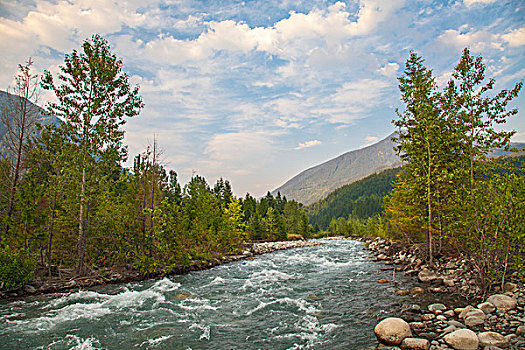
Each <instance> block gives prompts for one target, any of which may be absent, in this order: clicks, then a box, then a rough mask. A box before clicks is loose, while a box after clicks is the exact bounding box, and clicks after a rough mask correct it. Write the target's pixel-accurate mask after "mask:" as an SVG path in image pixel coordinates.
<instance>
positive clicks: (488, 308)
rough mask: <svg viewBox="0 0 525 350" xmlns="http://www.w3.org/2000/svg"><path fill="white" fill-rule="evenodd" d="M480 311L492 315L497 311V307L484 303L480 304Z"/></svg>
mask: <svg viewBox="0 0 525 350" xmlns="http://www.w3.org/2000/svg"><path fill="white" fill-rule="evenodd" d="M478 309H480V310H481V311H483V312H484V313H486V314H490V313H491V312H493V311H494V310H496V307H495V306H494V304H492V303H489V302H484V303H481V304H478Z"/></svg>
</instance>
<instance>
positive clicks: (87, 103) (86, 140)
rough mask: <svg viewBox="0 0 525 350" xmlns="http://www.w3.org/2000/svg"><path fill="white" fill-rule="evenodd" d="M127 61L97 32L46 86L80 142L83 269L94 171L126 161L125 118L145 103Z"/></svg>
mask: <svg viewBox="0 0 525 350" xmlns="http://www.w3.org/2000/svg"><path fill="white" fill-rule="evenodd" d="M122 65H123V64H122V61H121V60H120V59H118V58H117V57H116V55H115V54H113V53H112V52H111V49H110V46H109V44H108V42H107V41H106V40H105V39H104V38H102V37H101V36H99V35H94V36H93V37H92V38H91V39H89V40H86V41H85V42H84V43H83V45H82V52H77V50H73V52H72V53H71V54H68V55H66V57H65V62H64V65H62V66H60V73H59V74H58V76H57V79H56V80H58V82H55V79H54V77H53V75H52V74H51V73H50V72H48V71H46V72H45V73H44V76H43V79H42V87H43V88H44V89H46V90H51V91H53V92H54V94H55V96H56V99H57V100H58V102H51V103H49V104H48V105H47V109H48V111H49V112H50V113H53V114H55V115H56V116H58V117H59V118H61V119H62V120H63V121H64V125H63V132H65V133H66V134H67V135H68V141H69V142H71V143H72V144H75V145H76V146H77V149H76V150H77V152H76V155H75V157H76V158H77V164H78V171H79V175H78V177H79V184H80V186H79V187H80V194H79V196H78V239H77V272H78V273H82V272H83V269H84V258H85V243H86V229H87V228H86V222H87V218H88V217H87V214H88V210H87V209H88V207H89V203H90V199H91V197H92V196H93V195H94V194H93V191H90V190H91V188H90V186H92V182H93V180H94V179H93V174H94V173H95V171H96V170H97V168H98V167H99V166H98V164H97V163H100V162H101V160H102V159H107V158H111V161H113V162H120V161H121V160H123V159H125V157H126V149H125V148H124V147H122V139H123V137H124V132H123V131H122V130H121V128H120V127H121V126H122V125H123V124H124V123H125V119H124V118H125V117H133V116H136V115H138V114H139V112H140V109H141V108H142V107H143V103H142V99H141V97H140V96H139V92H138V91H139V88H138V86H135V87H134V88H132V87H131V86H130V84H129V81H128V76H127V74H126V73H124V72H123V71H122Z"/></svg>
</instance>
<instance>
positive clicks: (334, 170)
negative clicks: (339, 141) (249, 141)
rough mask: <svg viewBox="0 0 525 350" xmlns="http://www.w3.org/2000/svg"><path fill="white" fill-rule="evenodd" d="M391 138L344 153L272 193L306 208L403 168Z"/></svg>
mask: <svg viewBox="0 0 525 350" xmlns="http://www.w3.org/2000/svg"><path fill="white" fill-rule="evenodd" d="M393 136H394V133H392V134H390V135H389V136H387V137H386V138H384V139H383V140H381V141H379V142H376V143H374V144H372V145H369V146H366V147H363V148H360V149H357V150H352V151H348V152H345V153H343V154H342V155H340V156H338V157H335V158H332V159H330V160H328V161H326V162H323V163H321V164H319V165H316V166H314V167H311V168H309V169H306V170H304V171H302V172H301V173H299V174H298V175H296V176H294V177H292V178H291V179H290V180H288V181H287V182H286V183H284V184H283V185H282V186H280V187H278V188H277V189H275V190H274V191H273V192H272V193H273V194H274V195H275V194H277V193H278V192H280V193H281V195H283V196H286V197H287V198H289V199H294V200H296V201H298V202H301V203H303V204H304V205H309V204H312V203H314V202H317V201H319V200H321V199H323V198H325V197H326V196H328V195H329V194H330V193H331V192H333V191H334V190H336V189H337V188H339V187H342V186H344V185H348V184H350V183H353V182H355V181H358V180H360V179H363V178H365V177H367V176H369V175H371V174H374V173H377V172H380V171H382V170H386V169H391V168H395V167H397V166H400V165H401V159H400V158H399V156H397V154H396V153H395V151H394V146H395V145H394V142H393V141H392V137H393Z"/></svg>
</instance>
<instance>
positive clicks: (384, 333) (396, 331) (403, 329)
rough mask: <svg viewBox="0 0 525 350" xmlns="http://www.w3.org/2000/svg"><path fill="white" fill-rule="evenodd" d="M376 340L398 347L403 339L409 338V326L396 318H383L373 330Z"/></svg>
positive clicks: (410, 333) (410, 332)
mask: <svg viewBox="0 0 525 350" xmlns="http://www.w3.org/2000/svg"><path fill="white" fill-rule="evenodd" d="M374 333H375V334H376V337H377V340H379V341H380V342H381V343H383V344H386V345H400V344H401V342H402V341H403V339H405V338H408V337H411V336H412V331H411V330H410V326H409V325H408V323H406V322H405V321H404V320H402V319H400V318H397V317H389V318H385V319H384V320H383V321H381V322H379V323H378V324H377V325H376V327H375V328H374Z"/></svg>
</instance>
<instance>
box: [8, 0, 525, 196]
mask: <svg viewBox="0 0 525 350" xmlns="http://www.w3.org/2000/svg"><path fill="white" fill-rule="evenodd" d="M0 33H2V35H1V36H0V52H1V53H2V54H1V55H0V89H6V88H7V87H8V86H9V85H12V80H13V75H14V74H15V72H16V69H17V65H18V63H23V62H25V61H26V60H27V59H28V57H32V58H33V60H34V61H35V69H36V71H37V72H41V71H43V70H44V69H50V70H52V71H56V67H57V66H58V65H59V64H61V63H62V62H63V59H64V54H66V53H70V52H71V51H72V50H73V49H79V48H80V45H81V43H82V42H83V40H84V39H86V38H88V37H90V36H91V35H92V34H94V33H99V34H101V35H103V36H104V37H105V38H106V39H107V40H108V41H109V43H110V44H111V47H112V48H113V50H114V52H116V54H117V55H118V56H119V57H121V58H122V60H123V61H124V64H125V67H124V69H125V71H126V72H127V73H128V75H129V76H130V77H131V81H132V82H133V83H134V84H139V85H140V87H141V89H140V91H141V94H142V96H143V98H144V102H145V104H146V107H145V108H144V110H143V111H142V113H141V115H140V116H139V117H136V118H133V119H131V120H129V122H128V123H127V124H126V126H125V129H126V131H127V133H126V144H127V145H128V146H129V151H130V159H132V158H133V156H134V155H135V154H137V153H139V152H141V151H143V150H144V149H145V148H146V147H147V145H148V144H149V143H151V142H152V140H153V137H154V135H156V138H157V140H158V143H159V145H160V147H161V148H162V149H163V150H164V154H163V159H164V163H165V164H166V165H167V167H168V168H172V169H174V170H176V171H177V172H178V173H179V176H180V178H181V180H182V182H183V183H184V182H186V181H187V180H188V179H189V177H190V176H191V174H192V173H193V172H195V173H198V174H201V175H204V176H205V177H206V178H207V179H208V181H209V182H210V183H214V182H215V180H216V179H217V178H218V177H224V178H226V179H229V180H230V181H231V182H232V184H233V189H234V191H235V193H236V194H237V195H239V196H243V195H244V194H245V193H246V192H247V191H248V192H250V193H251V194H253V195H255V196H260V195H262V194H264V193H266V191H268V190H273V189H275V188H276V187H278V186H279V185H281V184H283V183H284V182H285V181H286V180H288V179H289V178H291V177H292V176H294V175H296V174H297V173H299V172H300V171H302V170H305V169H306V168H309V167H311V166H314V165H316V164H319V163H321V162H323V161H326V160H328V159H330V158H333V157H335V156H338V155H340V154H342V153H344V152H346V151H349V150H353V149H357V148H360V147H362V146H365V145H368V144H371V143H374V142H375V141H377V140H380V139H382V138H384V137H386V136H387V135H389V134H390V133H391V132H392V131H393V130H394V128H393V127H392V125H391V120H392V119H393V118H394V117H395V113H394V110H395V108H396V107H399V108H402V105H401V103H400V100H399V92H398V89H397V81H396V76H398V75H399V74H400V73H401V72H402V70H403V67H404V62H405V60H406V58H407V57H408V54H409V52H410V50H415V51H416V52H417V53H419V54H420V55H422V56H423V57H424V58H425V59H426V64H427V66H428V67H430V68H432V69H433V71H434V74H435V76H436V77H437V80H438V82H439V83H440V84H443V83H444V82H446V80H447V79H448V77H449V75H450V72H451V70H452V69H453V67H454V65H455V64H456V63H457V62H458V60H459V57H460V55H461V51H462V49H463V48H464V47H466V46H468V47H470V48H471V50H472V52H473V53H475V54H479V55H481V56H483V58H484V62H485V63H486V64H487V67H488V75H489V76H491V77H494V78H495V79H496V81H497V88H498V89H502V88H510V87H512V86H513V83H515V82H517V81H520V80H522V79H523V78H525V3H524V2H523V1H521V0H513V1H512V0H511V1H503V0H457V1H438V0H434V1H432V0H415V1H401V0H384V1H381V0H355V1H353V0H348V1H322V0H315V1H314V0H257V1H249V0H246V1H234V0H224V1H213V0H206V1H186V0H147V1H144V0H140V1H139V0H128V1H110V0H69V1H62V0H57V1H38V0H37V1H31V0H20V1H17V0H14V1H10V0H0ZM523 95H524V94H523V93H522V94H521V95H520V97H519V98H518V99H517V101H516V102H515V103H514V106H516V107H518V108H520V109H521V110H522V111H523V110H524V109H525V98H524V97H523ZM45 99H46V95H42V98H41V101H40V103H41V104H42V103H44V102H45ZM524 115H525V114H524V112H521V113H520V114H519V115H518V116H516V117H514V118H513V119H512V120H511V121H509V123H508V124H507V126H506V127H507V128H509V129H515V130H517V135H516V136H515V137H514V141H524V142H525V120H524V119H525V117H524Z"/></svg>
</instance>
